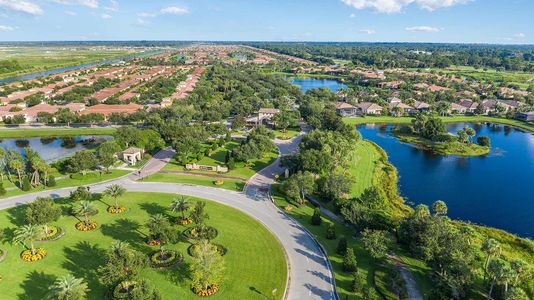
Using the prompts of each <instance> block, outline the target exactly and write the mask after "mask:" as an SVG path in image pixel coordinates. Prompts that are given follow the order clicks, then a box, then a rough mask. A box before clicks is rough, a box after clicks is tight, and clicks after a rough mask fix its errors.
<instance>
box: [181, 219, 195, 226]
mask: <svg viewBox="0 0 534 300" xmlns="http://www.w3.org/2000/svg"><path fill="white" fill-rule="evenodd" d="M177 223H178V224H180V225H189V224H192V223H193V220H192V219H191V218H185V219H182V218H178V221H177Z"/></svg>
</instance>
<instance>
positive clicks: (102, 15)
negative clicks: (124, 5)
mask: <svg viewBox="0 0 534 300" xmlns="http://www.w3.org/2000/svg"><path fill="white" fill-rule="evenodd" d="M100 17H101V18H102V19H104V20H109V19H113V17H112V16H111V15H108V14H101V15H100Z"/></svg>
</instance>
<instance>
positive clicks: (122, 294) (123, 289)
mask: <svg viewBox="0 0 534 300" xmlns="http://www.w3.org/2000/svg"><path fill="white" fill-rule="evenodd" d="M136 284H137V281H123V282H121V283H119V284H118V285H117V286H116V287H115V289H114V290H113V298H114V299H130V293H131V292H132V290H133V288H134V287H135V285H136Z"/></svg>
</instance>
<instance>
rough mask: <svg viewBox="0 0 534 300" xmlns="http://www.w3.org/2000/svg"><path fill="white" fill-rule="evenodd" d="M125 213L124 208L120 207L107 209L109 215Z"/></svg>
mask: <svg viewBox="0 0 534 300" xmlns="http://www.w3.org/2000/svg"><path fill="white" fill-rule="evenodd" d="M125 211H126V207H124V206H121V207H119V208H116V207H115V206H110V207H108V213H110V214H122V213H123V212H125Z"/></svg>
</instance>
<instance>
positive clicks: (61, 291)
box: [50, 274, 89, 300]
mask: <svg viewBox="0 0 534 300" xmlns="http://www.w3.org/2000/svg"><path fill="white" fill-rule="evenodd" d="M88 291H89V288H88V287H87V283H86V282H85V281H84V280H83V279H82V278H75V277H74V276H72V275H70V274H69V275H66V276H63V277H61V278H58V279H57V280H56V281H55V282H54V284H53V285H52V287H51V288H50V298H51V299H57V300H82V299H85V296H86V294H87V292H88Z"/></svg>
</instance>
